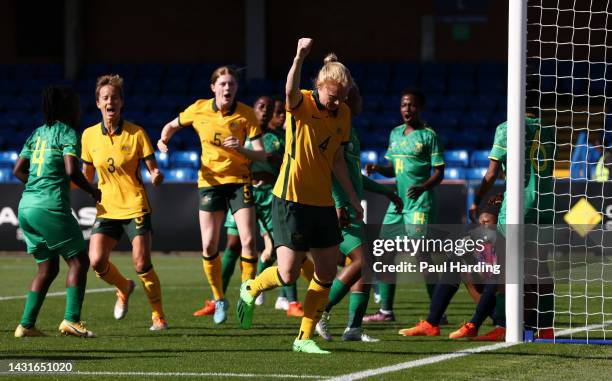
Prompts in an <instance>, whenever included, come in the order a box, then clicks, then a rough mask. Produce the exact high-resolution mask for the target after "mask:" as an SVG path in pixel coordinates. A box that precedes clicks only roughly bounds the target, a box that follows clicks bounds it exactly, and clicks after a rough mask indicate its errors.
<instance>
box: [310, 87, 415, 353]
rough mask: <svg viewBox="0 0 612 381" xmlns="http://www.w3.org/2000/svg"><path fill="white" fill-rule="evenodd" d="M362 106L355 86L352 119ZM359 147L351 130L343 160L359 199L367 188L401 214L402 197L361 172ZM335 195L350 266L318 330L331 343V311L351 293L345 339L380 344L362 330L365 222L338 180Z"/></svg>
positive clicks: (365, 290) (343, 250) (366, 289)
mask: <svg viewBox="0 0 612 381" xmlns="http://www.w3.org/2000/svg"><path fill="white" fill-rule="evenodd" d="M361 103H362V100H361V94H360V93H359V88H358V87H357V86H356V85H354V86H353V87H352V88H351V90H350V91H349V94H348V97H347V100H346V104H347V105H348V106H349V109H350V110H351V114H352V116H357V115H359V113H360V112H361ZM360 147H361V143H360V142H359V137H358V136H357V132H356V131H355V129H354V128H352V129H351V135H350V141H349V144H347V145H346V146H345V150H344V159H345V161H346V167H347V169H348V172H349V177H350V179H351V183H352V184H353V187H354V188H355V190H356V192H357V195H358V197H359V198H360V199H361V198H362V195H363V190H364V189H365V190H368V191H371V192H374V193H378V194H381V195H384V196H387V197H388V198H389V199H390V200H391V202H392V203H393V204H394V205H395V208H396V210H397V211H401V210H402V209H403V203H402V200H401V198H399V197H398V196H397V195H396V194H395V193H393V191H391V190H389V189H388V188H386V187H385V186H383V185H380V184H378V183H377V182H375V181H373V180H371V179H369V178H368V177H366V176H363V174H362V173H361V163H360V150H361V148H360ZM333 196H334V202H335V204H336V210H338V211H339V214H340V216H339V220H340V221H341V222H343V223H341V226H342V243H341V244H340V252H341V253H342V255H343V256H345V257H347V258H349V259H350V263H349V264H348V265H346V266H344V268H343V269H342V271H341V272H340V274H338V276H337V277H336V279H334V282H333V283H332V287H331V290H330V292H329V301H328V303H327V305H326V307H325V311H324V312H323V314H322V316H321V320H319V322H318V323H317V326H316V331H317V333H318V334H319V335H320V336H321V337H322V338H324V339H325V340H331V338H332V336H331V333H330V331H329V320H330V316H331V310H332V308H333V307H334V306H335V305H336V304H338V303H339V302H340V301H341V300H342V298H344V296H345V295H346V294H347V293H348V292H349V290H350V291H351V295H350V298H349V321H348V324H347V327H346V329H345V330H344V333H343V334H342V340H345V341H365V342H377V341H379V340H378V339H375V338H372V337H370V336H369V335H366V334H365V333H363V330H362V328H361V323H362V319H363V316H364V314H365V311H366V309H367V307H368V298H369V293H370V285H369V284H365V283H363V281H362V280H361V267H362V264H363V256H364V253H365V252H366V250H367V247H366V242H367V238H366V236H365V224H364V223H363V221H357V220H355V217H356V212H355V210H353V209H352V208H351V204H350V202H349V199H348V198H347V197H346V194H345V193H344V191H343V190H342V187H340V184H338V182H337V181H336V180H335V179H334V182H333Z"/></svg>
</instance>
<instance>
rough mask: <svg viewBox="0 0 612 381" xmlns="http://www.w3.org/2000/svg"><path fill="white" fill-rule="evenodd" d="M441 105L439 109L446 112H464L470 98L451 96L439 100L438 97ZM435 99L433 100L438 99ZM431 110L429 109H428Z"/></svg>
mask: <svg viewBox="0 0 612 381" xmlns="http://www.w3.org/2000/svg"><path fill="white" fill-rule="evenodd" d="M436 98H437V99H438V100H439V101H440V103H439V106H438V107H439V108H440V109H441V110H443V112H444V111H455V112H463V111H465V109H466V108H467V104H468V101H469V99H468V97H466V96H465V95H457V94H453V95H449V96H447V97H443V98H439V97H436ZM436 98H433V99H436ZM428 108H429V107H428Z"/></svg>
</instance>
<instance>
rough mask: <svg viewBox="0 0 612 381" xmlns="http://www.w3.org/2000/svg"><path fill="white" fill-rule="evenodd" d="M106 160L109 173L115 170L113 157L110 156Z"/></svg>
mask: <svg viewBox="0 0 612 381" xmlns="http://www.w3.org/2000/svg"><path fill="white" fill-rule="evenodd" d="M106 162H107V163H108V172H109V173H113V172H115V170H116V168H115V159H113V158H112V157H109V158H108V159H106Z"/></svg>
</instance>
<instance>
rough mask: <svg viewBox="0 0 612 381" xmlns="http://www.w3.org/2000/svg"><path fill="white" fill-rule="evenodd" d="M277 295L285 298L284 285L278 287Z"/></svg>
mask: <svg viewBox="0 0 612 381" xmlns="http://www.w3.org/2000/svg"><path fill="white" fill-rule="evenodd" d="M278 297H279V298H285V299H286V298H287V291H285V287H279V288H278Z"/></svg>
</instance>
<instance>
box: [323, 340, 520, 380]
mask: <svg viewBox="0 0 612 381" xmlns="http://www.w3.org/2000/svg"><path fill="white" fill-rule="evenodd" d="M517 344H520V343H497V344H493V345H485V346H482V347H477V348H469V349H462V350H460V351H457V352H453V353H447V354H443V355H437V356H432V357H426V358H424V359H418V360H412V361H406V362H403V363H399V364H395V365H390V366H385V367H382V368H376V369H368V370H364V371H361V372H355V373H349V374H344V375H341V376H338V377H332V378H328V379H327V380H326V381H353V380H361V379H363V378H367V377H373V376H379V375H381V374H385V373H391V372H397V371H400V370H404V369H410V368H416V367H418V366H423V365H429V364H435V363H437V362H440V361H446V360H451V359H456V358H459V357H464V356H469V355H472V354H474V353H480V352H488V351H495V350H497V349H503V348H508V347H511V346H514V345H517Z"/></svg>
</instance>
